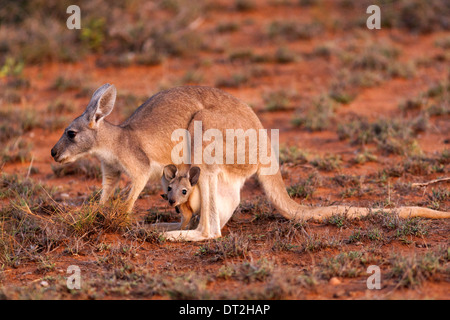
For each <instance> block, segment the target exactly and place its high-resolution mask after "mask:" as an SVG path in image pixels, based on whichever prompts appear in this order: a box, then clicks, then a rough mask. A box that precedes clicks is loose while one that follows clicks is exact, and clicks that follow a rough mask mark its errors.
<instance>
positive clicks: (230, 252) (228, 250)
mask: <svg viewBox="0 0 450 320" xmlns="http://www.w3.org/2000/svg"><path fill="white" fill-rule="evenodd" d="M249 245H250V241H249V239H248V238H247V237H246V236H244V235H242V234H239V233H234V232H233V233H230V234H229V235H227V236H226V237H223V238H220V239H216V240H211V241H208V242H207V243H206V244H205V245H202V246H201V247H200V248H199V249H198V251H197V255H201V256H211V255H212V256H213V259H214V260H226V259H228V258H236V257H241V258H245V257H247V255H248V252H249Z"/></svg>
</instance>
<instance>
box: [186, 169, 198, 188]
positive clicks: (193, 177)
mask: <svg viewBox="0 0 450 320" xmlns="http://www.w3.org/2000/svg"><path fill="white" fill-rule="evenodd" d="M188 177H189V182H190V183H191V186H195V185H196V184H197V182H198V179H199V178H200V168H199V167H191V169H189V176H188Z"/></svg>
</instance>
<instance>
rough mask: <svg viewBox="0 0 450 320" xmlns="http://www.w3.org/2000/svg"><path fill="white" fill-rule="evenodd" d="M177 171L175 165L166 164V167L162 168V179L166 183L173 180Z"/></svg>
mask: <svg viewBox="0 0 450 320" xmlns="http://www.w3.org/2000/svg"><path fill="white" fill-rule="evenodd" d="M177 171H178V169H177V167H176V166H175V165H173V164H168V165H167V166H165V167H164V170H163V174H164V178H165V179H166V180H167V181H171V180H172V179H173V178H175V176H176V174H177Z"/></svg>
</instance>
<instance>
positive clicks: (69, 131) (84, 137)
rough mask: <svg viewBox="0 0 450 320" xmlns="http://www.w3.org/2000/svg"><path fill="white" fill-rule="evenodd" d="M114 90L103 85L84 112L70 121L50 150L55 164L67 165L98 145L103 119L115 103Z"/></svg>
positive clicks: (112, 87) (108, 85)
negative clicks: (98, 134) (98, 135)
mask: <svg viewBox="0 0 450 320" xmlns="http://www.w3.org/2000/svg"><path fill="white" fill-rule="evenodd" d="M116 94H117V93H116V88H115V87H114V86H113V85H110V84H104V85H103V86H101V87H100V88H98V89H97V90H96V91H95V92H94V94H93V95H92V98H91V101H89V103H88V105H87V107H86V110H85V111H84V112H83V114H82V115H81V116H79V117H78V118H76V119H75V120H73V121H72V123H71V124H70V125H69V126H68V127H67V128H66V129H65V130H64V133H63V135H62V136H61V138H60V139H59V141H58V142H57V143H56V144H55V146H54V147H53V148H52V150H51V155H52V157H53V159H54V160H55V161H56V162H61V163H68V162H73V161H75V160H76V159H77V158H79V157H81V156H83V155H85V154H87V153H89V152H92V151H93V149H94V148H95V147H96V146H97V145H98V141H97V139H96V138H97V133H98V131H99V130H101V129H102V127H103V119H104V118H105V117H106V116H107V115H109V114H110V113H111V111H112V110H113V108H114V103H115V101H116Z"/></svg>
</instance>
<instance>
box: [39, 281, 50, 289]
mask: <svg viewBox="0 0 450 320" xmlns="http://www.w3.org/2000/svg"><path fill="white" fill-rule="evenodd" d="M40 285H41V286H43V287H48V282H47V281H45V280H42V281H41V282H40Z"/></svg>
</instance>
